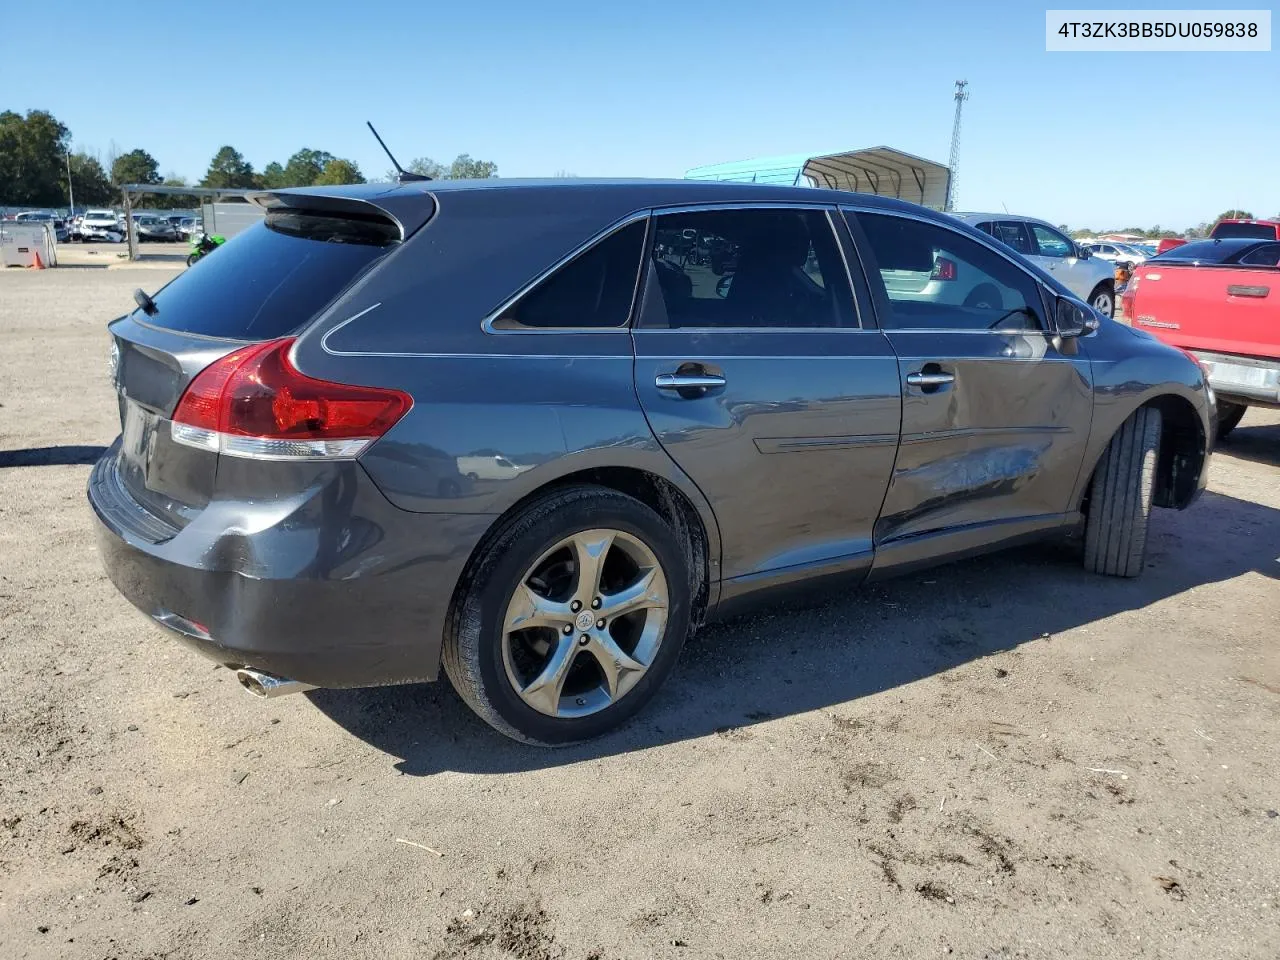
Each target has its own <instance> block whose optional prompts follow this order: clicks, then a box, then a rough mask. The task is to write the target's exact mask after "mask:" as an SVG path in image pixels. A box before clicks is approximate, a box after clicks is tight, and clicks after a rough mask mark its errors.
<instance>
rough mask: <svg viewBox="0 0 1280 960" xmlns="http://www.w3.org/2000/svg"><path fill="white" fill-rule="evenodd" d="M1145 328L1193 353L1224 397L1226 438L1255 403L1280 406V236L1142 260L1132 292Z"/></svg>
mask: <svg viewBox="0 0 1280 960" xmlns="http://www.w3.org/2000/svg"><path fill="white" fill-rule="evenodd" d="M1123 303H1124V311H1125V316H1127V317H1129V318H1130V323H1131V324H1132V325H1133V326H1134V327H1135V328H1136V329H1138V330H1146V331H1147V332H1149V333H1151V334H1153V335H1155V336H1156V337H1158V338H1159V339H1161V340H1163V341H1165V342H1166V343H1169V344H1172V345H1173V346H1176V347H1182V348H1183V349H1185V350H1188V351H1190V352H1191V353H1192V354H1194V355H1195V356H1196V358H1197V359H1198V360H1199V361H1200V363H1201V365H1202V366H1203V367H1204V368H1205V370H1206V372H1207V373H1208V376H1209V385H1210V386H1211V387H1213V390H1214V392H1215V393H1216V394H1217V398H1218V437H1219V438H1221V437H1225V436H1226V435H1227V434H1228V433H1230V432H1231V431H1232V430H1233V429H1234V428H1235V426H1236V424H1238V423H1239V422H1240V418H1241V417H1243V416H1244V412H1245V410H1246V408H1248V407H1251V406H1267V407H1280V239H1276V238H1275V237H1272V238H1270V239H1255V238H1250V237H1233V238H1228V239H1218V240H1193V241H1192V242H1190V243H1185V244H1183V245H1182V246H1179V247H1175V248H1174V249H1172V250H1170V251H1168V252H1167V253H1163V254H1160V255H1158V256H1155V257H1153V258H1151V259H1150V260H1148V261H1147V262H1146V263H1144V264H1142V265H1141V266H1139V267H1138V268H1137V269H1136V270H1135V271H1134V274H1133V279H1132V280H1130V282H1129V286H1128V288H1127V289H1126V290H1125V292H1124V298H1123Z"/></svg>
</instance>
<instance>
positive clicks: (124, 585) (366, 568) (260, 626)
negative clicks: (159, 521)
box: [88, 446, 492, 687]
mask: <svg viewBox="0 0 1280 960" xmlns="http://www.w3.org/2000/svg"><path fill="white" fill-rule="evenodd" d="M115 463H116V447H114V446H113V447H112V448H111V449H110V450H108V452H107V453H106V454H105V455H104V456H103V458H102V459H101V460H100V461H99V462H98V464H97V465H96V466H95V467H94V470H93V473H92V474H91V475H90V478H89V490H88V496H89V503H90V505H91V506H92V507H93V509H94V513H95V515H96V516H97V519H98V524H97V539H98V549H99V552H100V554H101V556H102V561H103V564H104V566H105V568H106V572H107V576H108V577H109V578H110V579H111V582H112V583H114V584H115V586H116V588H117V589H118V590H119V591H120V592H121V593H122V594H124V596H125V598H126V599H128V600H129V602H131V603H132V604H133V605H134V606H136V607H137V608H138V609H139V610H141V611H142V612H143V613H145V614H147V615H148V616H149V617H151V619H152V620H154V621H155V622H156V623H158V624H160V625H162V626H164V627H167V628H168V629H169V631H170V633H171V634H172V635H174V636H176V637H177V638H178V639H180V640H182V641H183V642H184V643H186V644H187V645H188V646H190V647H192V648H194V649H196V650H197V651H199V652H200V653H201V654H203V655H205V656H207V657H209V658H211V659H213V660H216V661H217V662H219V663H222V664H225V665H227V666H232V667H240V666H249V667H255V668H257V669H259V670H264V671H267V672H269V673H274V674H277V675H278V676H282V677H288V678H290V679H293V680H299V681H301V682H303V683H308V684H312V685H313V686H317V687H361V686H379V685H383V684H393V683H412V682H417V681H425V680H434V679H435V677H436V674H437V672H438V668H439V660H440V645H441V638H442V636H443V630H444V621H445V616H446V614H447V612H448V607H449V602H450V600H451V598H452V594H453V589H454V586H455V584H456V583H457V582H458V578H459V576H460V575H461V573H462V569H463V567H464V565H465V564H466V561H467V558H468V557H469V556H470V554H471V551H472V550H473V548H474V547H475V545H476V544H477V543H478V542H479V540H480V538H481V536H483V534H484V531H485V530H486V529H487V528H488V525H489V523H490V522H491V520H492V518H491V517H488V516H484V515H452V514H423V513H409V512H407V511H404V510H400V509H399V508H397V507H395V506H393V505H392V504H390V503H389V502H388V501H387V500H386V498H385V497H383V496H382V494H381V493H380V492H379V491H378V490H377V488H376V487H375V486H374V484H373V481H372V480H370V479H369V477H368V476H367V474H365V472H364V469H363V468H362V467H360V466H359V465H358V464H356V463H342V464H335V465H333V467H334V469H333V476H332V478H331V479H329V480H328V481H326V482H325V483H323V484H318V485H316V486H314V487H313V488H310V489H308V490H306V491H304V492H303V493H300V494H298V495H297V496H296V497H290V498H286V499H282V500H275V501H270V500H264V501H226V502H220V501H218V500H216V499H215V500H214V501H213V502H211V503H210V504H209V506H208V507H206V508H205V509H204V510H203V511H202V512H201V513H200V515H199V516H198V517H197V518H196V519H195V520H194V521H193V522H191V523H190V524H188V525H187V526H186V527H184V528H182V529H181V530H178V531H174V532H172V535H171V536H169V537H168V539H159V538H158V536H157V533H156V531H154V530H152V531H144V530H140V529H139V527H138V524H137V522H136V516H134V515H133V513H132V512H131V511H132V508H133V506H135V505H133V504H124V503H122V502H121V497H120V491H119V485H118V484H114V483H113V479H114V478H113V477H112V476H111V474H112V473H114V471H115Z"/></svg>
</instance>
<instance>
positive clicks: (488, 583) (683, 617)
mask: <svg viewBox="0 0 1280 960" xmlns="http://www.w3.org/2000/svg"><path fill="white" fill-rule="evenodd" d="M689 570H690V565H689V560H688V556H687V552H686V550H685V548H684V546H683V545H682V544H681V543H680V542H679V540H678V539H677V537H676V534H675V532H674V531H673V530H672V529H671V527H670V526H669V525H668V524H667V523H666V521H664V520H663V519H662V518H661V517H660V516H659V515H658V514H657V513H655V512H654V511H653V510H652V509H650V508H649V507H648V506H646V505H645V504H643V503H641V502H640V501H638V500H636V499H634V498H632V497H629V496H627V495H625V494H622V493H619V492H617V491H616V490H610V489H608V488H605V487H597V486H588V485H581V486H572V487H565V488H562V489H560V490H556V491H553V492H551V493H549V494H547V495H546V496H545V497H542V498H540V499H538V500H535V501H534V502H532V503H530V504H529V505H528V506H526V507H524V508H523V509H521V510H520V511H519V512H517V513H516V514H514V515H513V516H512V517H510V518H509V519H506V520H504V521H502V522H501V524H500V526H499V527H498V528H496V529H495V530H494V531H493V533H492V534H491V535H490V536H489V538H488V540H487V542H486V543H485V544H484V545H483V546H482V548H481V549H480V551H479V552H478V554H477V556H476V557H475V558H474V559H473V560H472V563H471V564H470V565H469V566H468V570H467V572H466V573H465V574H464V575H463V580H462V584H461V586H460V588H459V591H458V595H457V596H456V597H455V599H454V603H453V606H452V608H451V610H450V613H449V618H448V622H447V623H446V626H445V636H444V646H443V650H442V661H443V664H444V669H445V673H446V674H448V676H449V679H450V681H451V682H452V683H453V686H454V688H455V689H456V690H457V691H458V693H459V695H460V696H461V697H462V699H463V700H464V701H466V703H467V705H468V706H469V707H471V709H472V710H474V711H475V712H476V713H477V714H478V715H479V716H480V717H481V718H482V719H483V720H485V721H486V722H487V723H489V724H490V725H491V726H493V727H494V728H495V729H496V730H498V731H499V732H500V733H503V734H505V735H506V736H508V737H511V738H512V739H515V740H521V741H524V742H526V743H534V744H542V745H547V746H552V745H561V744H568V743H574V742H577V741H580V740H586V739H589V738H591V737H595V736H599V735H600V734H602V733H604V732H605V731H606V730H609V729H611V728H613V727H615V726H617V725H618V724H620V723H623V722H624V721H625V720H627V719H629V718H630V717H632V716H633V715H634V714H635V713H636V712H637V711H638V710H640V709H641V708H642V707H643V706H644V705H645V704H646V703H647V702H648V701H649V699H650V698H652V697H653V695H654V694H655V693H656V692H657V690H658V687H659V686H661V684H662V682H663V681H664V680H665V679H666V678H667V676H668V675H669V674H670V673H671V671H672V669H673V668H674V667H675V663H676V659H677V658H678V657H679V654H680V648H681V646H682V645H683V643H684V639H685V635H686V634H687V632H688V629H689V618H690V604H691V598H692V595H693V590H692V585H691V583H690V572H689ZM602 624H603V626H601V625H602Z"/></svg>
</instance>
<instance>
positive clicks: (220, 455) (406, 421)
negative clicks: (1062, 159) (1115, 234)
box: [89, 180, 1213, 744]
mask: <svg viewBox="0 0 1280 960" xmlns="http://www.w3.org/2000/svg"><path fill="white" fill-rule="evenodd" d="M253 201H254V202H255V203H257V204H259V205H260V206H261V207H263V208H264V209H265V218H264V220H263V221H262V222H261V223H259V224H257V225H255V226H254V227H252V228H250V229H249V230H247V231H245V232H244V233H243V234H241V235H239V236H237V237H235V238H234V239H232V240H231V241H230V242H228V243H227V244H226V245H225V246H224V247H223V248H222V249H220V250H219V251H218V253H217V255H216V256H213V257H207V258H205V260H203V261H201V262H200V263H199V264H197V265H196V266H195V267H193V268H192V269H190V270H188V271H187V272H185V273H183V274H182V275H180V276H178V277H177V278H176V279H175V280H173V281H172V282H170V283H169V284H168V285H167V286H165V287H164V288H162V289H161V290H159V291H158V292H155V293H154V294H152V295H148V294H147V293H144V292H142V291H138V293H137V294H136V299H137V300H138V303H139V306H138V309H137V310H136V311H135V312H134V313H133V314H132V315H130V316H126V317H121V318H120V319H118V320H115V321H114V322H113V323H111V325H110V333H111V356H112V369H113V377H114V383H115V388H116V392H117V396H118V401H119V408H120V422H121V436H120V437H119V439H118V440H116V442H115V443H114V444H113V445H112V446H111V447H110V449H109V450H108V451H107V453H106V454H105V455H104V456H103V457H102V459H101V460H100V461H99V463H98V464H97V465H96V467H95V468H94V470H93V473H92V476H91V479H90V481H89V500H90V503H91V504H92V505H93V508H94V510H95V512H96V514H97V517H98V519H99V520H100V523H99V525H98V531H99V543H100V549H101V552H102V556H103V559H104V562H105V565H106V569H107V572H108V574H109V576H110V577H111V579H112V581H113V582H114V583H115V585H116V586H117V587H118V588H119V590H120V591H121V593H123V594H124V595H125V596H126V597H127V598H128V599H129V600H130V601H131V602H132V603H133V604H135V605H136V606H137V607H139V608H140V609H141V610H142V611H143V612H144V613H145V614H147V615H148V616H149V617H151V618H152V619H153V620H154V621H155V622H157V623H159V624H161V625H162V626H164V627H165V628H167V629H168V630H169V631H170V632H171V633H172V634H173V635H174V636H176V637H178V638H180V639H181V640H183V641H185V642H186V643H188V644H189V645H191V646H192V647H194V648H195V649H197V650H199V651H200V652H201V653H203V654H205V655H207V656H209V657H212V658H213V659H214V660H216V661H218V662H220V663H223V664H226V665H227V666H229V667H232V668H234V669H236V670H237V671H238V674H237V675H238V676H239V678H240V680H241V682H242V683H243V684H244V685H245V686H246V687H247V688H248V689H249V690H250V691H251V692H255V693H257V694H259V695H265V696H274V695H279V694H283V693H290V692H294V691H298V690H304V689H308V688H314V687H356V686H372V685H381V684H395V683H410V682H417V681H426V680H434V679H436V677H437V674H438V672H439V668H440V666H441V665H443V667H444V670H445V672H446V673H447V674H448V676H449V679H450V680H451V681H452V682H453V684H454V685H455V686H456V687H457V689H458V691H459V693H460V694H461V695H462V696H463V698H465V700H466V701H467V703H469V704H470V705H471V706H472V707H473V708H474V710H475V711H476V713H478V714H479V715H480V716H481V717H483V718H484V719H485V720H487V721H488V722H489V723H491V724H492V725H493V726H494V727H496V728H497V729H498V730H500V731H502V732H503V733H505V734H507V735H509V736H512V737H516V738H518V739H521V740H525V741H530V742H536V743H544V744H557V743H566V742H571V741H576V740H581V739H584V738H587V737H591V736H594V735H597V734H599V733H601V732H603V731H604V730H606V729H608V728H610V727H612V726H614V725H616V724H618V723H619V722H621V721H623V720H625V719H626V718H628V717H630V716H631V715H633V714H634V713H635V712H636V711H637V710H639V709H640V708H641V707H642V706H643V705H644V704H645V703H646V702H647V701H648V700H649V699H650V698H651V697H652V696H653V695H654V693H655V692H656V690H657V689H658V687H659V686H660V685H661V684H662V682H663V681H664V680H665V679H666V678H667V676H668V675H669V674H670V673H671V671H672V669H673V667H674V666H675V663H676V659H677V657H678V655H679V653H680V648H681V645H682V644H683V642H684V640H685V637H686V636H687V635H688V634H689V632H690V631H691V630H693V629H695V628H696V627H697V626H698V625H699V624H701V623H703V622H704V621H706V620H707V619H708V618H709V617H712V616H715V615H721V614H723V613H725V612H726V611H729V610H731V609H733V608H734V606H735V605H736V604H737V603H738V602H740V601H744V600H746V599H748V598H752V599H757V598H759V597H761V596H764V595H765V593H766V592H767V591H771V590H774V589H783V588H788V587H794V586H795V585H797V584H799V583H802V582H804V583H809V582H812V581H814V580H816V579H818V578H822V579H824V580H826V579H831V580H832V581H833V582H835V583H837V584H845V585H847V584H857V583H858V582H861V581H865V580H867V579H869V578H878V577H885V576H891V575H893V574H896V573H900V572H902V571H904V570H907V569H911V568H913V567H917V566H919V565H923V564H930V563H937V562H941V561H945V560H949V559H953V558H955V557H958V556H962V555H966V554H972V553H976V552H981V551H986V550H991V549H995V548H999V547H1004V546H1007V545H1010V544H1014V543H1017V542H1021V541H1025V540H1028V539H1033V538H1038V537H1044V536H1049V535H1054V534H1058V533H1060V532H1062V531H1070V530H1079V531H1080V532H1081V533H1082V535H1083V555H1084V562H1085V565H1086V566H1087V567H1089V568H1090V569H1091V570H1095V571H1097V572H1099V573H1104V574H1112V575H1118V576H1136V575H1137V574H1138V573H1140V572H1141V570H1142V567H1143V557H1144V547H1145V541H1146V532H1147V523H1148V516H1149V513H1150V509H1151V507H1152V505H1153V504H1154V505H1156V506H1162V507H1172V508H1178V509H1181V508H1184V507H1186V506H1188V505H1189V504H1191V503H1192V502H1193V501H1194V500H1195V499H1196V497H1197V495H1198V494H1199V493H1200V491H1201V489H1202V488H1203V487H1204V484H1205V468H1206V464H1207V460H1208V452H1209V438H1210V437H1211V436H1212V429H1211V423H1212V418H1213V406H1212V396H1211V393H1210V391H1209V389H1208V388H1207V386H1206V384H1205V378H1204V375H1203V372H1202V371H1201V369H1200V367H1199V366H1198V365H1197V364H1196V362H1195V361H1194V360H1193V359H1192V358H1190V357H1189V356H1188V355H1186V354H1185V353H1182V352H1181V351H1178V350H1175V349H1172V348H1170V347H1167V346H1165V345H1163V344H1161V343H1159V342H1157V341H1155V340H1154V339H1152V338H1151V337H1149V336H1146V335H1144V334H1143V333H1140V332H1138V331H1134V330H1131V329H1129V328H1128V327H1126V326H1123V325H1120V324H1117V323H1115V322H1113V321H1111V320H1109V319H1106V318H1102V317H1100V316H1099V315H1098V314H1097V313H1096V312H1095V311H1093V310H1092V309H1091V308H1090V307H1089V306H1087V305H1085V304H1084V303H1082V302H1081V301H1080V300H1078V299H1077V298H1076V297H1075V296H1074V295H1073V294H1072V293H1071V292H1070V291H1068V290H1067V289H1066V288H1065V287H1063V286H1061V285H1060V284H1059V283H1058V282H1057V281H1056V280H1054V278H1052V277H1051V276H1049V275H1048V274H1046V273H1044V272H1043V271H1041V270H1040V269H1039V268H1037V267H1035V266H1034V265H1032V264H1030V263H1029V262H1027V261H1025V260H1023V259H1022V258H1020V257H1019V256H1018V255H1017V254H1016V253H1015V252H1014V251H1012V250H1010V249H1009V248H1008V247H1006V246H1004V245H1002V244H999V243H997V242H996V241H995V240H993V239H992V238H991V237H989V236H987V235H986V234H983V233H981V232H979V231H977V230H974V229H972V228H970V227H968V226H966V225H964V224H961V223H959V222H957V221H956V220H954V219H951V218H948V217H945V216H943V215H940V214H935V213H933V212H931V211H928V210H925V209H923V208H920V207H916V206H913V205H910V204H907V203H902V202H898V201H894V200H886V199H881V198H876V197H871V196H865V195H860V194H853V193H840V192H831V191H824V190H816V189H805V188H772V187H763V186H755V185H749V184H745V185H744V184H732V183H707V182H693V181H679V182H660V181H653V182H645V181H629V182H623V181H617V182H591V181H571V182H563V183H562V182H555V181H546V182H520V181H498V180H491V181H453V182H446V183H435V182H431V183H402V184H390V185H388V184H370V185H365V186H358V187H338V188H317V189H309V190H286V191H279V192H270V193H263V194H259V195H257V196H255V197H254V198H253Z"/></svg>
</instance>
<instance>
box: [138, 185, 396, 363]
mask: <svg viewBox="0 0 1280 960" xmlns="http://www.w3.org/2000/svg"><path fill="white" fill-rule="evenodd" d="M398 236H399V232H398V230H397V229H396V228H395V227H393V226H392V224H391V223H389V222H387V221H380V220H354V219H347V218H344V217H331V216H320V215H316V214H310V213H303V212H299V211H296V210H283V211H276V210H273V211H269V212H268V213H267V216H266V218H265V219H264V220H263V222H262V223H257V224H254V225H253V226H252V227H250V228H249V229H247V230H245V231H244V232H243V233H241V234H238V235H237V236H235V237H233V238H232V239H230V240H228V241H227V242H226V243H225V244H224V245H223V246H221V247H218V248H216V249H214V250H213V251H211V252H210V253H207V254H205V256H204V258H203V259H201V260H200V261H199V262H198V263H196V264H194V265H193V266H191V267H190V268H189V269H188V270H187V271H186V272H185V273H183V274H181V275H180V276H178V277H177V278H176V279H174V280H173V281H172V282H171V283H169V284H168V285H167V286H165V287H164V288H163V289H162V290H161V291H160V292H159V293H157V294H156V295H155V297H154V299H155V303H156V307H157V311H156V313H154V314H153V315H151V316H149V317H145V318H143V319H144V320H145V322H146V323H148V324H150V325H152V326H157V327H164V328H166V329H169V330H180V331H182V332H184V333H194V334H198V335H201V336H207V337H224V338H228V339H236V340H270V339H273V338H275V337H282V336H284V335H286V334H288V333H292V332H293V331H295V330H297V329H298V328H299V327H301V326H303V325H304V324H306V323H307V322H308V321H309V320H311V318H312V317H314V316H315V315H316V314H317V313H318V312H319V311H320V309H321V308H322V307H324V306H325V305H326V304H327V303H328V302H329V301H330V300H332V299H333V298H334V297H335V296H337V295H338V293H340V292H341V291H342V290H343V288H345V287H346V286H347V285H348V284H350V283H351V281H352V280H354V279H355V278H356V276H357V275H358V274H360V273H361V272H362V271H364V270H366V269H367V268H368V267H369V266H370V265H372V264H373V263H374V262H376V261H377V260H378V259H379V258H380V257H382V256H383V255H384V254H385V253H387V252H388V250H389V249H390V248H391V247H392V246H394V245H395V244H396V242H397V237H398Z"/></svg>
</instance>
